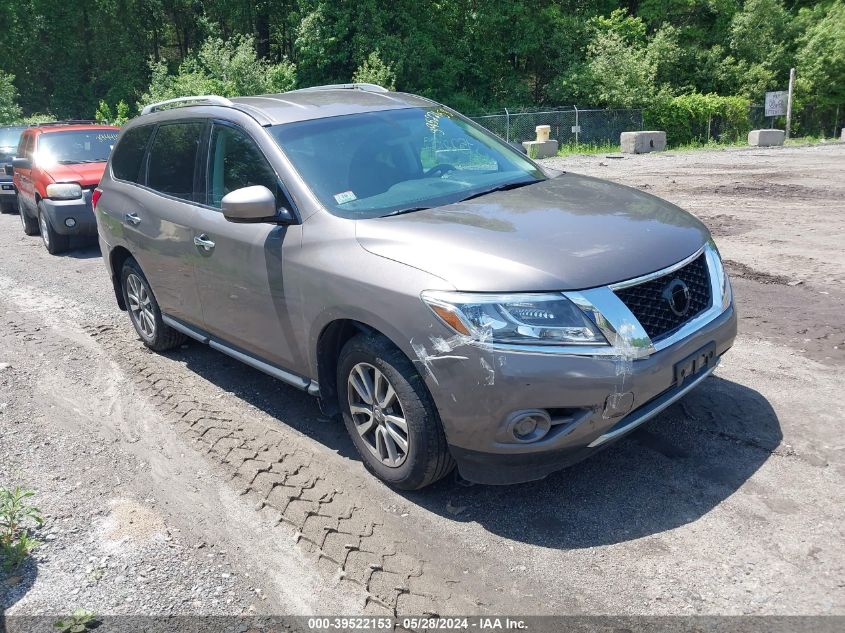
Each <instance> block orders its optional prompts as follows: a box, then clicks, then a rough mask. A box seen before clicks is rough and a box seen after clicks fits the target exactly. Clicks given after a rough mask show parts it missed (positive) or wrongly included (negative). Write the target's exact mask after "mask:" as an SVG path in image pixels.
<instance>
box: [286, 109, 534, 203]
mask: <svg viewBox="0 0 845 633" xmlns="http://www.w3.org/2000/svg"><path fill="white" fill-rule="evenodd" d="M270 132H271V133H272V135H273V136H274V138H275V139H276V142H277V143H278V144H279V146H280V147H281V148H282V150H283V151H284V152H285V154H286V155H287V156H288V158H289V159H290V161H291V162H292V163H293V165H294V167H296V169H297V170H298V171H299V173H300V175H301V176H302V178H303V179H304V180H305V182H306V183H307V184H308V185H309V186H310V187H311V190H312V191H313V192H314V193H315V195H316V196H317V198H319V200H320V202H322V203H323V205H324V206H325V207H326V208H327V209H328V210H329V211H331V212H332V213H334V214H335V215H338V216H341V217H345V218H354V219H364V218H374V217H381V216H385V215H390V214H395V213H402V212H409V211H413V210H417V209H420V208H429V207H433V206H440V205H444V204H451V203H453V202H458V201H460V200H464V199H466V198H469V197H473V196H477V195H480V194H483V193H484V192H487V191H492V190H495V189H499V188H502V187H509V186H518V185H521V184H530V183H534V182H537V181H539V180H543V179H544V176H543V174H542V172H541V171H540V170H539V169H538V168H537V167H535V166H534V165H533V164H531V163H530V162H529V161H528V160H527V159H526V158H524V157H523V156H522V154H520V153H519V152H518V151H516V150H514V149H513V148H511V147H510V146H508V145H507V144H505V143H503V142H502V141H500V140H498V139H497V138H495V137H494V136H492V135H491V134H489V133H488V132H486V131H484V130H482V129H479V128H477V127H475V126H473V125H472V124H471V123H469V122H467V121H465V120H464V119H462V118H460V117H459V116H457V115H456V114H454V113H452V112H450V111H449V110H446V109H444V108H407V109H402V110H388V111H384V112H368V113H365V114H350V115H346V116H338V117H332V118H324V119H316V120H313V121H302V122H299V123H288V124H283V125H276V126H274V127H272V128H270Z"/></svg>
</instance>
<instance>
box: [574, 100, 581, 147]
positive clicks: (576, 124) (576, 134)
mask: <svg viewBox="0 0 845 633" xmlns="http://www.w3.org/2000/svg"><path fill="white" fill-rule="evenodd" d="M572 107H573V108H575V147H578V134H579V132H581V130H580V129H579V127H578V106H577V105H574V106H572Z"/></svg>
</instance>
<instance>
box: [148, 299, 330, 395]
mask: <svg viewBox="0 0 845 633" xmlns="http://www.w3.org/2000/svg"><path fill="white" fill-rule="evenodd" d="M161 320H162V321H164V323H165V324H166V325H168V326H170V327H172V328H173V329H174V330H176V331H178V332H181V333H182V334H185V335H187V336H190V337H191V338H193V339H196V340H197V341H199V342H200V343H204V344H206V345H208V346H209V347H210V348H212V349H215V350H217V351H219V352H223V353H224V354H226V355H227V356H231V357H232V358H234V359H235V360H239V361H241V362H242V363H244V364H245V365H249V366H250V367H252V368H254V369H257V370H258V371H262V372H264V373H265V374H267V375H268V376H272V377H273V378H276V379H277V380H281V381H282V382H284V383H287V384H289V385H292V386H293V387H296V388H297V389H302V390H303V391H307V392H308V393H309V394H311V395H312V396H319V395H320V385H319V384H318V383H317V381H316V380H311V379H310V378H304V377H302V376H299V375H297V374H294V373H292V372H289V371H287V370H285V369H281V368H280V367H276V366H275V365H271V364H270V363H267V362H265V361H263V360H260V359H258V358H255V357H254V356H252V355H251V354H248V353H246V352H242V351H240V350H237V349H235V348H233V347H230V346H229V345H227V344H226V343H223V342H221V341H218V340H215V339H213V338H211V337H210V336H208V335H207V334H206V333H205V332H202V331H201V330H197V329H195V328H193V327H191V326H190V325H187V324H185V323H182V322H181V321H179V320H177V319H174V318H173V317H171V316H167V315H166V314H162V315H161Z"/></svg>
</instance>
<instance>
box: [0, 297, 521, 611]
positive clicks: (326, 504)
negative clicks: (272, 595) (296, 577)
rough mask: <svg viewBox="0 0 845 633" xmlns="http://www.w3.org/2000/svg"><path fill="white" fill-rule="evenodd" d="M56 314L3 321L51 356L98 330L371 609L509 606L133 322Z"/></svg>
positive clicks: (154, 401) (283, 531) (99, 346)
mask: <svg viewBox="0 0 845 633" xmlns="http://www.w3.org/2000/svg"><path fill="white" fill-rule="evenodd" d="M71 312H72V310H71ZM49 315H50V311H49V310H32V311H26V310H23V311H18V312H16V314H15V316H14V318H7V319H6V320H5V323H3V328H4V329H5V330H6V332H7V333H8V334H10V335H12V336H14V337H16V338H18V339H19V340H21V341H22V342H24V343H25V344H26V345H27V346H29V347H30V348H31V349H33V350H38V352H37V353H43V354H45V355H49V356H50V357H51V358H53V359H55V358H66V357H67V356H68V355H67V350H68V349H69V347H70V346H77V347H78V346H79V343H80V341H79V337H80V335H81V336H84V337H86V338H88V337H90V341H91V343H92V344H93V345H94V346H95V349H96V350H98V351H100V352H101V353H103V354H104V355H105V357H106V358H107V359H108V360H109V362H112V363H115V364H116V365H117V366H118V367H119V368H120V369H121V370H122V371H123V372H125V374H126V375H127V376H129V378H130V379H131V380H132V381H133V382H134V384H135V388H136V391H137V393H138V394H139V395H142V396H143V397H145V398H146V400H147V401H148V402H149V403H150V404H151V405H152V406H153V407H154V409H155V410H157V411H158V412H159V414H160V415H161V416H162V417H163V418H164V419H165V420H166V421H167V422H168V423H170V424H172V425H173V427H174V428H175V429H176V430H177V431H178V433H179V434H180V435H182V436H184V437H185V438H186V439H189V440H192V442H193V444H194V446H196V448H197V449H198V450H199V451H200V452H202V453H204V454H205V455H206V456H207V458H208V459H209V460H210V461H211V462H212V463H213V464H214V465H215V466H216V467H217V469H219V470H222V471H223V473H224V474H225V476H226V477H228V478H229V479H230V483H231V486H232V487H233V488H234V489H235V490H236V491H237V492H238V493H240V494H241V495H245V496H248V497H249V498H250V499H251V500H254V502H255V505H254V507H255V509H256V511H258V512H260V513H262V515H264V517H263V518H267V517H270V518H272V519H273V523H274V524H275V526H276V528H278V531H279V534H278V538H280V539H284V538H290V535H291V532H293V538H294V539H295V541H296V542H297V543H298V545H299V547H300V548H301V550H302V551H303V552H305V553H306V554H307V555H308V557H309V558H310V559H311V560H313V561H314V562H315V564H316V566H317V568H318V569H319V570H320V571H321V572H322V573H323V574H325V575H326V576H327V577H329V578H332V579H334V580H338V579H339V580H340V581H341V583H342V585H341V586H343V585H344V584H345V585H347V586H348V587H349V590H350V592H359V593H360V594H362V596H363V612H365V613H372V614H389V615H400V614H414V615H427V614H429V615H436V614H442V613H479V612H485V611H486V609H487V608H488V607H494V606H495V607H496V608H497V609H499V608H502V606H503V605H502V599H504V598H505V596H501V594H499V595H497V599H496V605H490V604H486V603H485V602H484V601H483V600H482V599H475V598H473V596H483V595H484V594H485V593H488V592H486V591H485V590H484V588H483V587H482V586H481V584H480V583H478V582H473V579H469V580H468V579H466V578H461V579H458V578H453V577H450V576H449V575H448V574H446V573H444V572H445V570H446V569H448V568H450V567H451V568H454V566H453V565H450V564H448V563H454V558H451V559H449V561H448V563H447V561H446V560H445V559H444V560H439V559H440V557H443V556H448V552H444V548H443V545H442V543H440V544H436V543H429V542H427V539H426V537H425V535H424V534H421V533H420V532H419V531H415V532H413V533H412V534H409V533H408V531H407V525H400V524H399V523H401V522H398V521H397V518H396V517H395V516H393V515H391V514H389V513H386V512H383V511H380V509H379V508H376V509H374V508H373V504H372V501H371V499H370V500H369V502H368V499H367V498H366V496H367V493H366V486H367V485H368V484H366V483H364V482H360V481H357V480H356V478H355V477H354V476H352V477H350V475H349V473H341V472H335V471H334V470H333V469H332V468H331V467H328V466H327V465H326V464H325V463H323V462H322V461H320V460H319V458H318V456H317V455H315V453H314V451H313V450H312V449H310V448H309V447H307V446H304V444H305V442H304V441H302V440H300V439H299V438H298V437H296V436H295V435H294V434H293V433H290V432H285V431H284V430H282V429H274V428H272V427H267V426H266V425H264V424H262V423H261V422H259V421H255V420H249V419H244V418H238V417H236V416H235V415H232V414H231V413H229V412H227V411H226V410H225V407H221V406H219V403H217V404H215V403H213V397H203V395H202V394H200V393H198V392H197V391H196V390H192V389H191V388H190V386H189V385H190V384H191V381H190V379H189V378H190V376H179V375H174V367H173V365H172V363H171V362H170V361H169V359H167V358H166V357H161V356H158V355H156V354H153V353H151V352H149V351H148V350H147V349H146V348H144V347H143V346H142V345H141V343H140V342H139V341H138V340H137V339H136V338H135V337H134V333H132V332H130V331H124V330H121V329H118V328H115V327H114V326H113V325H111V324H106V325H83V326H81V328H80V329H79V330H77V331H73V330H74V329H75V328H71V329H66V328H62V329H61V330H59V329H57V328H56V327H55V324H54V325H53V326H52V327H51V325H49V324H47V323H45V322H44V321H43V320H42V319H44V318H46V320H47V321H48V322H49V321H51V320H53V319H52V318H51V317H50V316H49ZM39 317H41V318H39ZM126 330H129V328H128V326H127V328H126ZM86 347H89V346H88V345H86ZM177 370H178V368H177ZM186 373H190V372H189V371H188V370H186ZM186 379H187V380H186ZM209 395H210V394H209ZM466 565H470V566H471V568H472V567H474V568H476V569H479V568H482V567H483V565H481V564H480V563H476V564H473V563H471V562H469V561H467V562H466Z"/></svg>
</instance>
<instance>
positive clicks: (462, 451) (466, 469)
mask: <svg viewBox="0 0 845 633" xmlns="http://www.w3.org/2000/svg"><path fill="white" fill-rule="evenodd" d="M735 336H736V314H735V312H734V308H733V305H730V306H729V307H728V309H727V310H725V311H724V312H722V313H721V314H720V315H719V316H718V317H717V318H715V319H713V320H711V321H710V322H709V323H707V324H706V325H704V326H703V327H701V328H700V329H699V330H697V331H696V332H695V333H693V334H691V335H689V336H687V337H686V338H684V339H683V340H681V341H679V342H677V343H675V344H674V345H672V346H671V347H668V348H665V349H662V350H660V351H657V352H656V353H653V354H651V355H650V356H648V357H645V358H638V359H636V360H631V359H630V358H625V357H613V356H574V355H555V354H538V353H519V352H516V351H513V350H509V351H503V350H497V349H495V348H492V347H485V346H483V345H478V346H473V345H467V346H463V347H461V348H460V349H459V350H458V349H455V350H454V351H453V352H452V353H451V355H450V357H444V358H442V360H440V361H438V362H432V363H430V366H431V368H432V372H433V376H434V377H436V383H435V382H430V383H429V387H430V388H431V391H432V395H433V396H434V399H435V401H436V403H437V406H438V409H439V411H440V415H441V418H442V420H443V425H444V428H445V430H446V436H447V439H448V442H449V445H450V448H451V451H452V455H453V456H454V458H455V460H456V461H457V464H458V469H459V471H460V473H461V476H463V477H464V478H466V479H468V480H470V481H474V482H477V483H486V484H512V483H521V482H526V481H532V480H536V479H542V478H543V477H546V476H547V475H549V474H550V473H552V472H555V471H557V470H560V469H562V468H565V467H566V466H569V465H571V464H573V463H575V462H578V461H580V460H582V459H584V458H586V457H588V456H589V455H591V454H593V453H595V452H597V451H599V450H601V449H603V448H605V447H606V446H608V445H610V444H611V443H612V442H613V441H615V440H617V439H619V438H620V437H622V436H624V435H625V434H626V433H628V432H630V431H632V430H633V429H635V428H636V427H637V426H639V425H640V424H642V423H644V422H646V421H647V420H649V419H651V418H652V417H654V416H655V415H657V414H658V413H660V412H661V411H663V410H664V409H665V408H666V407H668V406H669V405H671V404H672V403H673V402H675V401H676V400H678V399H679V398H681V397H682V396H683V395H685V394H686V393H687V392H688V391H690V390H691V389H693V388H695V387H696V386H697V385H698V384H699V383H701V382H702V381H703V380H704V379H705V378H706V377H707V376H709V375H710V373H712V371H713V369H715V366H716V365H717V364H718V362H719V357H720V356H721V355H722V354H724V353H725V352H726V351H727V350H728V349H729V348H730V347H731V345H732V344H733V340H734V338H735ZM701 350H712V352H708V353H711V357H710V361H709V362H707V363H701V364H700V365H699V366H698V367H697V368H696V370H695V372H694V373H693V374H692V375H687V376H685V377H684V378H683V380H682V382H680V383H679V380H678V376H677V374H676V368H677V367H678V366H679V365H683V364H684V362H685V360H686V359H689V358H691V357H695V356H696V354H698V353H699V352H700V351H701ZM473 366H474V367H476V368H477V371H473V372H472V375H473V377H474V379H472V380H468V376H467V368H468V367H473ZM523 410H528V411H530V410H544V411H547V412H548V414H549V416H550V418H551V428H550V429H549V431H548V433H546V434H545V436H544V437H543V438H542V439H539V440H537V441H531V442H519V441H518V440H517V439H516V438H514V436H513V435H512V427H511V426H510V420H512V419H513V414H514V412H519V411H523Z"/></svg>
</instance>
